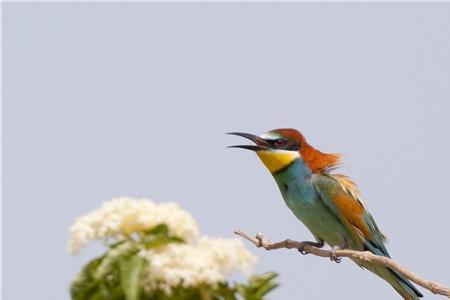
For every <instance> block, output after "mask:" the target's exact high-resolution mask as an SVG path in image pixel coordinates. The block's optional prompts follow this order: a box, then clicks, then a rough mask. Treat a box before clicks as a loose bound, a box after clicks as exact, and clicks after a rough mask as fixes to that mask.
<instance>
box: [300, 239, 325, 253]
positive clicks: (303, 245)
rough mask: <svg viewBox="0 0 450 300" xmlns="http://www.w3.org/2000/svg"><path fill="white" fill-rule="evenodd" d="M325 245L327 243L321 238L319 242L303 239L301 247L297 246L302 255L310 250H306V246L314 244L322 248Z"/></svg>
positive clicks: (313, 245)
mask: <svg viewBox="0 0 450 300" xmlns="http://www.w3.org/2000/svg"><path fill="white" fill-rule="evenodd" d="M324 245H325V243H324V242H323V241H322V240H320V241H318V242H310V241H303V242H300V245H299V247H298V248H297V250H298V252H300V253H301V254H302V255H306V254H308V251H306V250H305V247H306V246H312V247H316V248H322V247H323V246H324Z"/></svg>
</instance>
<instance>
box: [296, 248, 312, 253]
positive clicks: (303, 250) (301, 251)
mask: <svg viewBox="0 0 450 300" xmlns="http://www.w3.org/2000/svg"><path fill="white" fill-rule="evenodd" d="M297 250H298V252H300V253H301V254H302V255H306V254H308V253H309V252H308V251H306V250H305V249H303V247H301V248H298V249H297Z"/></svg>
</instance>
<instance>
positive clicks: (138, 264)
mask: <svg viewBox="0 0 450 300" xmlns="http://www.w3.org/2000/svg"><path fill="white" fill-rule="evenodd" d="M183 242H184V241H183V240H182V239H180V238H178V237H176V236H171V235H170V234H169V230H168V228H167V226H166V225H164V224H161V225H158V226H156V227H154V228H152V229H151V230H147V231H145V232H144V233H142V234H140V235H139V236H126V237H125V239H124V240H123V241H120V242H117V243H114V244H111V245H108V250H107V251H106V253H105V254H103V255H102V256H100V257H98V258H95V259H93V260H92V261H90V262H89V263H87V264H86V265H85V266H84V267H83V268H82V270H81V271H80V273H79V274H78V275H77V277H76V278H75V279H74V280H73V281H72V284H71V286H70V293H71V296H72V299H73V300H239V299H244V300H263V299H266V296H267V294H268V293H270V292H271V291H272V290H273V289H275V288H276V287H277V286H278V284H277V283H275V281H274V279H275V278H276V277H277V276H278V275H277V274H276V273H274V272H268V273H264V274H262V275H255V276H252V277H250V278H249V280H248V282H247V283H229V282H222V283H219V284H217V285H216V286H208V285H200V286H196V287H192V288H184V287H182V286H179V287H177V288H173V290H172V293H171V294H170V295H167V294H166V293H164V292H163V291H160V290H156V291H152V292H151V294H149V293H146V291H145V290H144V287H143V283H142V282H143V277H144V276H145V270H146V268H148V267H149V266H148V263H147V260H146V259H145V258H143V257H141V256H139V255H138V252H139V251H140V250H141V249H154V248H158V247H163V246H165V245H167V244H169V243H183Z"/></svg>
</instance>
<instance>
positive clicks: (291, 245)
mask: <svg viewBox="0 0 450 300" xmlns="http://www.w3.org/2000/svg"><path fill="white" fill-rule="evenodd" d="M234 233H235V234H237V235H240V236H241V237H243V238H245V239H246V240H248V241H250V242H252V243H253V244H254V245H255V246H256V247H262V248H264V249H266V250H274V249H282V248H286V249H297V250H303V251H306V252H307V253H310V254H314V255H316V256H321V257H328V258H329V257H330V255H331V251H330V250H324V249H320V248H317V247H314V246H311V245H308V244H307V243H305V242H298V241H293V240H290V239H286V240H284V241H281V242H276V243H271V242H270V241H269V240H268V239H267V238H266V237H265V236H264V235H263V234H261V233H258V234H257V235H256V236H255V237H252V236H250V235H248V234H247V233H245V232H243V231H241V230H239V229H238V230H235V232H234ZM336 255H337V256H338V257H349V258H354V259H360V260H364V261H368V262H373V263H375V264H379V265H382V266H386V267H389V268H390V269H392V270H395V271H397V272H398V273H400V274H401V275H403V276H405V277H406V278H408V279H409V280H411V281H412V282H414V283H416V284H418V285H420V286H421V287H423V288H425V289H427V290H429V291H431V292H432V293H434V294H438V295H443V296H447V297H448V298H450V289H449V288H447V287H445V286H443V285H441V284H439V283H436V282H433V281H430V280H426V279H423V278H421V277H419V276H418V275H417V274H415V273H413V272H411V271H409V270H408V269H406V268H405V267H403V266H402V265H400V264H399V263H398V262H396V261H394V260H393V259H391V258H388V257H385V256H378V255H375V254H373V253H372V252H369V251H354V250H347V249H346V250H337V251H336Z"/></svg>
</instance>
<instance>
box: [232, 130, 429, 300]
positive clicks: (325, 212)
mask: <svg viewBox="0 0 450 300" xmlns="http://www.w3.org/2000/svg"><path fill="white" fill-rule="evenodd" d="M230 134H233V135H238V136H241V137H244V138H246V139H249V140H251V141H252V142H254V143H255V144H254V145H238V146H231V147H233V148H244V149H248V150H252V151H254V152H256V154H257V155H258V157H259V158H260V159H261V161H262V162H263V163H264V165H265V166H266V167H267V169H269V171H270V173H272V175H273V177H274V178H275V181H276V183H277V184H278V187H279V189H280V191H281V194H282V196H283V199H284V201H285V203H286V205H287V206H288V207H289V208H290V209H291V211H292V212H293V213H294V215H295V216H296V217H297V218H298V219H299V220H300V221H302V222H303V224H305V225H306V227H307V228H308V229H309V230H310V231H311V233H312V234H313V236H314V238H315V239H316V241H317V242H308V243H309V244H311V245H314V246H317V247H322V246H323V245H324V242H326V243H327V244H328V245H330V246H331V247H332V251H331V253H332V254H331V257H330V258H331V259H332V260H334V261H336V262H339V258H338V257H336V255H335V252H336V250H338V249H343V248H347V249H352V250H358V251H370V252H372V253H374V254H376V255H382V256H387V257H390V256H389V253H388V251H387V250H386V247H385V245H384V241H385V236H384V235H383V234H382V233H381V231H380V230H379V228H378V226H377V224H376V223H375V220H374V219H373V217H372V215H371V214H370V213H369V212H368V210H367V208H366V206H365V205H364V204H363V202H362V200H361V196H360V193H359V191H358V189H357V187H356V185H355V184H354V183H353V181H352V180H351V179H350V178H349V177H347V176H345V175H341V174H334V173H331V171H332V170H333V169H335V168H336V167H337V166H338V165H339V163H340V160H341V155H339V154H327V153H323V152H321V151H319V150H317V149H315V148H314V147H312V146H311V145H309V144H308V143H307V142H306V140H305V138H304V137H303V135H302V134H301V133H300V132H299V131H297V130H295V129H290V128H289V129H275V130H272V131H269V132H267V133H265V134H263V135H261V136H256V135H253V134H248V133H240V132H231V133H230ZM300 250H301V249H300ZM354 262H355V263H357V264H358V265H359V266H361V267H363V268H366V269H368V270H370V271H371V272H373V273H375V274H376V275H378V276H379V277H381V278H383V279H384V280H386V281H387V282H388V283H389V284H391V285H392V286H393V287H394V289H395V290H396V291H397V292H398V293H399V294H400V295H401V296H402V297H403V298H404V299H407V300H414V299H419V297H423V295H422V294H421V293H420V292H419V291H418V290H417V289H416V288H415V287H414V286H413V285H412V284H411V282H410V281H408V280H407V279H406V278H404V277H402V276H401V275H400V274H398V273H397V272H395V271H394V270H391V269H389V268H387V267H383V266H379V265H375V264H372V263H370V262H367V261H361V260H356V259H355V260H354Z"/></svg>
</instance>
